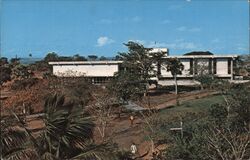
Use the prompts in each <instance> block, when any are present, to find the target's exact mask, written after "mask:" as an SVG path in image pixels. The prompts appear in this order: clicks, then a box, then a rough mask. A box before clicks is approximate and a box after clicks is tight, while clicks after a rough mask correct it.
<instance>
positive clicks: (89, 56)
mask: <svg viewBox="0 0 250 160" xmlns="http://www.w3.org/2000/svg"><path fill="white" fill-rule="evenodd" d="M88 58H89V60H91V61H95V60H96V59H97V58H98V56H96V55H88Z"/></svg>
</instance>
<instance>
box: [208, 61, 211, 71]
mask: <svg viewBox="0 0 250 160" xmlns="http://www.w3.org/2000/svg"><path fill="white" fill-rule="evenodd" d="M208 73H209V74H212V59H209V63H208Z"/></svg>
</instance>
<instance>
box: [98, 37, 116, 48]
mask: <svg viewBox="0 0 250 160" xmlns="http://www.w3.org/2000/svg"><path fill="white" fill-rule="evenodd" d="M114 42H115V41H114V40H113V39H110V38H108V37H105V36H102V37H99V38H98V39H97V45H96V46H97V47H102V46H105V45H107V44H111V43H114Z"/></svg>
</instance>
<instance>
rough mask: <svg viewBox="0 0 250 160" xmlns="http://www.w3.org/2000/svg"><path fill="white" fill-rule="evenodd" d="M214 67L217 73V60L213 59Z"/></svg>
mask: <svg viewBox="0 0 250 160" xmlns="http://www.w3.org/2000/svg"><path fill="white" fill-rule="evenodd" d="M213 69H214V74H217V60H216V59H213Z"/></svg>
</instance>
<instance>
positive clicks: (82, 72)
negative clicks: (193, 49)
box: [49, 48, 238, 83]
mask: <svg viewBox="0 0 250 160" xmlns="http://www.w3.org/2000/svg"><path fill="white" fill-rule="evenodd" d="M151 52H164V53H165V54H166V56H165V57H164V58H163V60H164V59H166V60H167V59H168V58H178V59H179V60H180V61H181V63H182V64H183V65H184V70H183V72H182V74H181V75H178V76H177V77H178V79H180V80H192V79H193V77H194V76H195V75H196V74H197V72H198V70H197V68H198V66H202V67H205V68H206V69H207V73H209V74H213V75H215V76H216V77H219V78H225V79H231V80H233V79H234V70H233V68H234V64H235V60H236V58H237V57H238V56H237V55H183V56H169V55H168V49H166V48H155V49H153V50H152V51H151ZM49 64H50V65H52V66H53V74H54V75H56V76H59V77H60V76H63V77H69V76H85V77H88V78H90V79H91V80H92V82H93V83H103V82H106V81H108V80H110V79H111V78H112V77H113V76H114V74H115V73H116V72H118V71H119V70H121V68H122V67H121V64H122V61H67V62H64V61H61V62H49ZM156 70H157V71H158V73H160V76H158V77H157V78H155V79H157V80H159V81H164V80H167V79H172V75H171V73H170V72H168V71H167V70H165V69H164V68H163V67H161V68H159V67H156Z"/></svg>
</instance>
